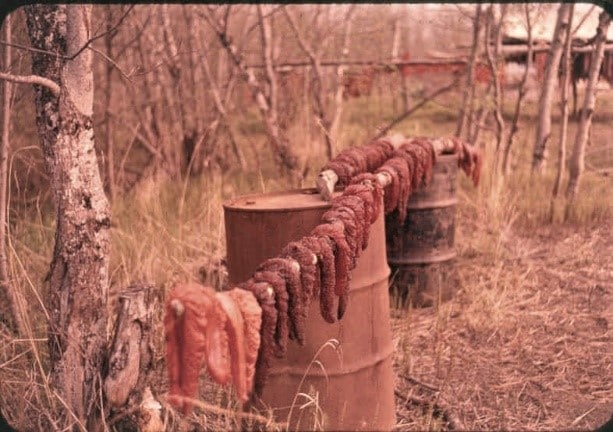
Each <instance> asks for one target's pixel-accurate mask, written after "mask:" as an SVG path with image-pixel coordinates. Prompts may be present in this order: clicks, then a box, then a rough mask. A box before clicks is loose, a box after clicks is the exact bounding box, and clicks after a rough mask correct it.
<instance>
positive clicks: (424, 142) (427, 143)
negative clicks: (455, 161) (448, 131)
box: [414, 138, 436, 186]
mask: <svg viewBox="0 0 613 432" xmlns="http://www.w3.org/2000/svg"><path fill="white" fill-rule="evenodd" d="M414 143H415V145H418V146H420V147H421V148H423V149H424V150H425V151H426V152H427V153H428V154H429V155H430V159H428V165H427V166H426V170H425V171H426V174H427V175H426V178H425V181H426V186H428V185H429V184H430V181H431V180H432V169H433V167H434V165H435V164H436V150H435V149H434V146H433V145H432V140H431V139H428V138H418V139H416V140H415V141H414Z"/></svg>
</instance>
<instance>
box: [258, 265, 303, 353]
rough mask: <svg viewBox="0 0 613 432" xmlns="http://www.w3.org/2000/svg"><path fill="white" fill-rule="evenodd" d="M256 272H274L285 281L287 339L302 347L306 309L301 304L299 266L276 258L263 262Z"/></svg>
mask: <svg viewBox="0 0 613 432" xmlns="http://www.w3.org/2000/svg"><path fill="white" fill-rule="evenodd" d="M256 271H261V272H264V271H270V272H276V273H278V274H279V275H281V277H282V278H283V279H285V287H286V290H287V295H288V316H289V337H290V339H292V340H295V341H297V342H298V343H299V344H300V345H304V328H305V325H306V317H307V308H306V305H305V303H304V302H303V294H302V284H301V283H300V265H299V264H298V262H297V261H296V260H294V259H292V258H279V257H276V258H270V259H267V260H266V261H264V262H263V263H262V264H260V265H259V267H258V268H257V269H256Z"/></svg>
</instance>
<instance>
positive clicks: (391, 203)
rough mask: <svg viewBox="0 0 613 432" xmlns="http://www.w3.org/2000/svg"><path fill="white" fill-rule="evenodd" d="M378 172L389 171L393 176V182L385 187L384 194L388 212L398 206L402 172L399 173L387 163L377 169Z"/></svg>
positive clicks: (385, 208) (385, 207)
mask: <svg viewBox="0 0 613 432" xmlns="http://www.w3.org/2000/svg"><path fill="white" fill-rule="evenodd" d="M377 173H387V174H388V175H389V176H390V177H391V178H392V182H391V183H390V184H389V185H387V186H386V187H385V189H384V191H385V195H384V196H383V207H384V208H383V209H384V211H385V213H386V214H387V213H390V212H392V211H394V210H395V209H396V207H397V206H398V200H399V198H400V174H398V171H397V170H396V169H395V168H393V167H391V166H389V165H387V164H383V165H382V166H381V167H380V168H379V169H378V170H377Z"/></svg>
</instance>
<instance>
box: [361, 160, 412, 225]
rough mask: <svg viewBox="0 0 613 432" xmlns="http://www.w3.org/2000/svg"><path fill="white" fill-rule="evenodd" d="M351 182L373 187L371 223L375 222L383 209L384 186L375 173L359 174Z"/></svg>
mask: <svg viewBox="0 0 613 432" xmlns="http://www.w3.org/2000/svg"><path fill="white" fill-rule="evenodd" d="M409 159H410V158H409ZM351 184H363V185H366V186H368V187H369V188H371V189H372V191H373V198H374V208H373V211H372V215H371V224H372V223H374V221H375V220H377V217H378V216H379V212H380V211H381V205H383V187H382V186H381V184H380V183H379V181H378V180H377V177H376V176H375V174H373V173H362V174H360V175H357V176H355V177H354V178H353V179H352V180H351Z"/></svg>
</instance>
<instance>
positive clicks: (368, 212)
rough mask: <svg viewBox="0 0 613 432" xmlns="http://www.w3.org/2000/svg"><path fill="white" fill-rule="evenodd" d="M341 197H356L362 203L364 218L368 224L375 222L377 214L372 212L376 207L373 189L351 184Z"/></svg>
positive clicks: (363, 185)
mask: <svg viewBox="0 0 613 432" xmlns="http://www.w3.org/2000/svg"><path fill="white" fill-rule="evenodd" d="M343 195H344V196H357V197H358V198H360V199H361V200H362V201H364V210H365V214H364V218H365V219H366V221H367V222H368V223H369V224H371V225H372V224H373V223H374V221H375V220H377V214H376V213H375V212H374V210H375V207H376V205H375V197H374V193H373V188H371V187H369V186H367V185H365V184H351V185H349V186H347V187H346V188H345V190H344V191H343Z"/></svg>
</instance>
